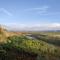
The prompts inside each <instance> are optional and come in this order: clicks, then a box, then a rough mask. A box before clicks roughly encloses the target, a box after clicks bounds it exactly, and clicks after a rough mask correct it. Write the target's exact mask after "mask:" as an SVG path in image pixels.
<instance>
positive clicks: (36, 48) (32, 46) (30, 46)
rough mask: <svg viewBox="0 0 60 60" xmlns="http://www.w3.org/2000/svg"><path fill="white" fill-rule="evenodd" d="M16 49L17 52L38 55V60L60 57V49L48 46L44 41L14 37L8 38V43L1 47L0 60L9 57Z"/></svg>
mask: <svg viewBox="0 0 60 60" xmlns="http://www.w3.org/2000/svg"><path fill="white" fill-rule="evenodd" d="M14 49H16V50H17V51H25V52H29V53H30V54H36V55H37V57H36V58H37V59H43V58H44V59H46V56H47V57H48V56H51V57H52V56H54V57H58V58H59V57H60V54H59V53H60V48H58V47H56V46H54V45H51V44H48V43H46V42H44V41H42V40H40V41H39V40H32V39H28V38H26V36H12V37H8V38H7V42H6V43H2V44H1V45H0V59H3V58H4V57H5V58H6V56H8V57H9V56H10V55H8V53H9V51H10V53H11V50H14Z"/></svg>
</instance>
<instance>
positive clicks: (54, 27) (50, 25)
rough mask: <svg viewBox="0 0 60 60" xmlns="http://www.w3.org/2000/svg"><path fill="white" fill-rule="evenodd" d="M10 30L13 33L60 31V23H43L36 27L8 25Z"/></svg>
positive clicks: (16, 24)
mask: <svg viewBox="0 0 60 60" xmlns="http://www.w3.org/2000/svg"><path fill="white" fill-rule="evenodd" d="M5 25H6V26H7V27H8V28H7V29H8V30H12V31H43V30H60V23H41V24H38V23H37V24H34V25H29V24H28V25H27V24H20V23H7V24H5Z"/></svg>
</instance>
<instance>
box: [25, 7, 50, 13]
mask: <svg viewBox="0 0 60 60" xmlns="http://www.w3.org/2000/svg"><path fill="white" fill-rule="evenodd" d="M48 8H49V7H48V6H42V7H39V8H29V9H25V10H24V11H26V12H34V13H39V14H44V13H46V12H47V10H48Z"/></svg>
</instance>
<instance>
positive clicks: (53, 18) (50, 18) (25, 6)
mask: <svg viewBox="0 0 60 60" xmlns="http://www.w3.org/2000/svg"><path fill="white" fill-rule="evenodd" d="M0 24H3V25H7V26H10V27H11V28H13V27H14V28H15V29H16V28H25V29H27V28H28V29H27V30H29V29H33V30H34V29H35V30H37V29H39V30H40V29H41V30H43V29H45V28H46V29H49V28H50V29H60V0H0Z"/></svg>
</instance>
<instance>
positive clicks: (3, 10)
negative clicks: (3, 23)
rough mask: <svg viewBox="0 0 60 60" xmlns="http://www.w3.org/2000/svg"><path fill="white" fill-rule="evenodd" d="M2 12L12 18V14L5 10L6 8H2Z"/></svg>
mask: <svg viewBox="0 0 60 60" xmlns="http://www.w3.org/2000/svg"><path fill="white" fill-rule="evenodd" d="M0 12H4V13H5V14H7V15H8V16H12V13H11V12H9V11H8V10H6V9H4V8H0Z"/></svg>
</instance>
